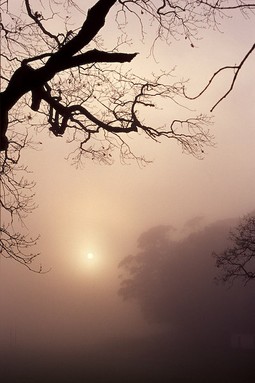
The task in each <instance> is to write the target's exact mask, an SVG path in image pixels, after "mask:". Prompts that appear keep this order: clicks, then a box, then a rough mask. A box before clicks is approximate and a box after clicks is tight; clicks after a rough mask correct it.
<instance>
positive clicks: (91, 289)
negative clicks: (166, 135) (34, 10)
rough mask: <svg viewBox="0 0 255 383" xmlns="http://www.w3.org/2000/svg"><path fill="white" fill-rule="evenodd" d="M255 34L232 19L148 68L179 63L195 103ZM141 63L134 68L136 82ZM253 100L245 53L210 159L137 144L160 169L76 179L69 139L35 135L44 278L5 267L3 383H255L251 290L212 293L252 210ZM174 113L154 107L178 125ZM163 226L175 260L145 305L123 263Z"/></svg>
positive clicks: (34, 230)
mask: <svg viewBox="0 0 255 383" xmlns="http://www.w3.org/2000/svg"><path fill="white" fill-rule="evenodd" d="M108 33H109V31H108ZM253 35H254V25H253V24H252V21H249V20H248V21H246V20H244V19H241V18H238V19H237V21H234V20H229V21H228V22H227V23H226V31H225V34H217V33H216V32H215V33H212V32H209V31H207V32H205V36H204V40H201V41H199V42H198V46H199V48H196V49H194V50H192V49H188V48H185V49H184V50H183V49H182V48H183V45H182V46H181V48H178V42H173V44H172V45H170V47H169V51H167V53H166V52H165V51H164V50H163V49H164V48H163V47H162V46H161V45H160V42H159V45H158V46H157V52H156V53H157V57H158V58H159V59H158V61H159V64H157V62H155V61H154V60H153V58H147V59H146V60H148V61H147V62H148V63H150V64H149V65H148V67H149V69H148V71H150V70H151V71H152V68H156V69H157V68H158V69H159V67H162V68H163V69H164V68H168V69H170V68H169V65H171V68H172V67H173V66H175V65H177V69H176V76H180V77H185V78H186V77H187V78H190V87H191V89H192V90H193V91H194V93H196V91H197V90H199V89H201V86H203V85H204V84H205V83H206V82H207V80H208V78H209V76H210V75H211V74H212V73H214V72H215V71H216V70H217V69H218V68H219V66H221V65H230V64H231V65H232V63H233V61H234V62H235V61H237V62H239V61H240V60H241V59H242V57H243V54H244V53H245V52H247V50H248V48H249V47H250V45H251V40H252V36H253ZM106 36H107V35H106ZM214 47H217V51H216V52H215V49H214ZM226 47H228V48H227V49H226ZM139 49H140V47H139ZM144 50H145V48H144ZM253 56H254V55H253ZM145 57H146V55H145V54H140V55H139V57H138V58H137V63H136V64H135V65H136V66H137V70H138V72H139V71H141V72H142V71H143V68H144V59H145ZM198 62H199V63H201V65H203V71H201V70H200V68H199V65H198ZM169 63H170V64H169ZM150 65H151V66H150ZM150 68H151V69H150ZM228 81H229V78H225V77H222V78H220V79H219V80H218V82H217V81H216V83H215V85H214V86H213V87H212V88H211V90H209V92H208V94H207V97H205V98H202V99H201V100H199V101H198V102H197V103H195V104H194V108H197V109H198V110H200V109H202V111H206V112H208V111H209V109H210V107H211V106H212V104H213V103H214V102H215V99H216V100H217V97H218V96H219V95H222V89H225V88H224V87H226V84H228ZM254 99H255V80H254V57H250V58H249V61H248V62H247V63H246V65H245V67H244V68H243V69H242V71H241V73H240V75H239V77H238V81H237V82H236V84H235V88H234V90H233V92H232V93H231V94H230V95H229V97H228V98H226V99H225V100H224V102H222V104H220V105H219V107H218V109H216V110H215V112H214V126H213V127H212V130H213V134H214V136H215V142H216V146H215V147H214V148H210V149H207V150H206V153H205V158H204V159H203V160H198V159H195V158H193V157H191V156H187V155H184V154H183V153H181V148H180V147H179V146H177V145H176V144H175V143H174V142H171V141H168V142H167V141H165V142H162V143H155V142H149V141H148V140H146V139H145V138H144V137H140V136H139V137H135V136H131V137H129V138H128V139H130V142H131V143H132V145H133V147H134V149H135V151H136V152H137V153H139V154H144V155H145V156H146V158H148V159H149V160H152V162H151V163H150V164H148V165H147V166H146V167H143V168H140V167H139V166H138V165H137V164H136V163H132V162H131V163H129V164H126V165H122V164H120V161H119V160H118V155H117V156H116V160H115V162H114V164H113V165H112V166H100V165H95V164H93V163H91V162H87V163H86V164H85V166H84V167H83V168H82V169H76V168H75V167H74V166H72V165H71V164H70V161H67V160H66V159H65V158H66V157H67V155H68V153H69V152H70V148H69V147H68V145H67V144H66V142H65V139H64V138H63V139H57V138H49V136H48V134H47V133H46V132H41V133H40V134H39V133H37V135H36V139H38V140H40V141H41V142H42V145H41V149H40V150H39V151H30V152H29V151H28V152H27V153H26V154H25V155H24V157H23V158H22V160H23V162H24V163H26V164H28V165H29V168H30V170H32V171H33V173H32V174H30V175H29V177H31V179H35V181H36V183H37V184H36V190H35V191H36V197H35V198H36V203H37V204H38V208H37V209H36V210H35V211H34V212H33V213H32V215H31V216H29V217H28V219H27V221H26V224H27V228H26V227H24V228H23V229H22V230H24V233H27V232H29V234H31V236H36V235H38V234H39V235H40V239H39V241H38V244H37V250H38V251H39V252H40V255H39V256H38V257H37V259H36V260H35V263H34V265H35V266H37V265H39V264H41V265H42V270H43V273H42V274H38V273H33V272H30V271H28V270H27V269H26V268H25V267H24V266H22V265H19V264H17V263H16V262H14V261H12V260H10V259H5V258H3V257H1V259H0V318H1V319H0V377H1V381H3V382H6V383H8V382H10V383H15V382H16V383H28V382H31V383H37V382H38V383H39V382H45V383H46V382H70V383H71V382H74V383H79V382H85V381H87V382H89V383H97V382H109V383H111V382H136V381H139V382H155V383H157V382H173V383H184V382H196V383H199V382H208V383H210V382H211V383H216V382H217V383H221V382H222V383H223V382H225V383H226V382H229V383H251V382H253V381H255V368H254V360H255V344H254V342H255V339H254V334H255V296H254V292H255V290H254V282H251V283H250V284H248V285H247V286H245V287H244V286H243V285H242V284H240V283H237V284H236V285H235V286H233V287H232V288H227V287H226V286H223V285H217V284H216V282H215V280H214V278H215V277H216V276H217V273H218V270H217V269H216V267H215V260H214V258H213V257H212V252H213V251H222V250H224V249H225V247H226V246H227V245H228V242H227V240H228V232H229V229H230V228H231V227H234V226H235V224H236V223H237V222H238V220H239V218H240V217H242V216H243V215H245V214H247V213H250V212H252V211H254V208H255V204H254V195H255V178H254V174H255V161H254V160H255V155H254V142H255V130H254ZM174 112H175V110H173V111H172V110H171V111H167V109H163V110H161V111H160V110H159V111H158V113H159V114H160V113H169V118H170V119H171V118H172V116H173V115H174ZM159 114H158V115H156V116H155V115H153V116H152V117H151V118H152V120H153V119H156V118H158V116H159ZM160 225H161V227H165V226H167V225H171V226H172V227H173V228H174V229H173V230H172V231H171V230H170V233H169V238H170V239H169V240H172V241H174V243H175V244H176V245H175V246H176V247H175V250H174V251H172V252H171V251H170V250H169V248H168V247H167V246H166V247H165V249H166V253H167V255H168V260H169V261H168V263H167V264H166V265H167V266H165V268H164V267H163V266H164V264H162V263H160V261H157V252H156V253H155V254H154V255H155V258H153V262H152V263H151V266H152V268H153V270H158V273H159V276H160V277H159V280H161V277H162V278H163V274H164V278H166V280H167V282H166V284H165V285H164V286H166V289H165V290H164V289H163V287H162V286H163V285H162V286H161V285H160V287H158V289H157V288H156V287H155V286H156V285H154V284H153V283H154V282H153V279H151V280H150V278H149V274H148V279H145V285H144V286H145V287H146V289H145V291H147V292H149V293H148V294H147V295H146V294H145V296H146V299H145V300H142V299H140V300H139V299H131V300H127V301H125V300H123V299H122V297H121V295H120V294H119V293H118V292H119V289H120V287H121V278H120V275H121V274H122V270H121V269H120V268H119V267H118V265H119V263H120V262H121V261H122V260H123V259H124V258H125V257H126V256H128V255H129V254H132V255H136V254H138V253H139V251H140V250H141V249H139V247H138V242H137V241H138V239H139V238H140V236H141V235H142V234H143V233H147V232H148V230H150V229H151V228H155V227H159V226H160ZM148 238H149V237H148V236H145V242H144V244H145V246H147V245H149V240H148ZM89 253H91V254H93V258H92V259H88V257H87V255H88V254H89ZM179 258H180V260H179ZM162 265H163V266H162ZM163 271H164V272H163ZM145 275H146V273H145ZM162 280H163V279H162ZM154 293H155V294H154ZM141 296H142V297H144V296H143V295H141ZM141 302H142V303H141ZM145 303H146V304H145ZM178 310H179V311H178ZM177 313H178V315H177ZM238 337H239V338H238ZM252 337H253V338H252ZM252 339H253V340H252Z"/></svg>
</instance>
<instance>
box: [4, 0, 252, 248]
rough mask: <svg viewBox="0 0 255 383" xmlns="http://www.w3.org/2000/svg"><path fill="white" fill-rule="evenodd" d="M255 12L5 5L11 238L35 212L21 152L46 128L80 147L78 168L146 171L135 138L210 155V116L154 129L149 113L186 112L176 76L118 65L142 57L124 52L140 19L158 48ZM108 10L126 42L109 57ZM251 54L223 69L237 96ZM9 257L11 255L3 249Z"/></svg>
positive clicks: (149, 4)
mask: <svg viewBox="0 0 255 383" xmlns="http://www.w3.org/2000/svg"><path fill="white" fill-rule="evenodd" d="M18 8H19V9H18ZM254 8H255V6H254V4H252V3H248V4H244V3H243V2H241V1H239V0H233V1H230V2H229V1H225V0H220V1H217V2H215V1H188V0H182V1H176V0H174V1H172V2H169V1H162V2H158V1H153V0H149V1H143V0H132V1H130V0H129V1H126V0H98V1H97V2H95V3H94V5H93V6H92V7H91V8H90V9H89V10H88V12H87V14H85V13H84V10H83V9H81V8H80V7H79V4H78V2H77V3H75V1H74V0H65V1H64V0H63V2H62V3H59V2H57V1H55V0H48V5H47V7H44V6H43V4H42V3H41V4H40V3H39V2H36V3H34V2H33V1H30V0H24V1H23V2H21V1H20V2H15V4H14V3H13V2H9V0H3V1H1V3H0V10H1V21H0V26H1V39H2V41H1V93H0V104H1V108H0V152H1V153H0V160H1V163H0V175H1V183H2V185H3V186H2V193H1V208H2V209H3V210H4V211H5V213H6V214H5V217H6V216H8V213H9V222H8V223H7V224H6V225H5V230H8V232H9V233H10V237H12V234H11V227H12V226H13V219H14V217H15V216H20V215H22V214H23V213H24V211H26V213H28V212H30V211H31V205H30V207H25V206H24V201H25V200H26V201H29V203H31V199H32V193H31V186H32V184H30V186H29V187H28V183H27V181H24V177H25V178H26V176H24V177H21V178H20V179H16V178H15V180H14V178H13V176H14V175H15V177H16V174H17V173H20V171H21V168H22V166H21V165H20V155H21V152H22V150H23V148H27V147H31V146H34V144H33V143H32V139H31V137H32V135H33V131H34V130H35V129H37V131H40V130H41V129H44V128H48V129H49V131H50V133H51V134H53V135H54V136H56V137H62V136H63V135H65V136H66V138H67V141H68V142H71V143H73V142H76V143H77V146H76V149H74V151H73V152H72V153H71V158H72V160H73V162H74V163H75V164H82V163H83V161H84V160H86V159H88V158H89V159H92V160H95V161H99V162H100V163H107V164H109V163H112V162H113V154H112V153H113V151H114V150H117V151H118V153H119V156H120V159H121V161H123V162H124V161H126V160H130V159H135V160H137V161H138V162H139V163H145V162H146V160H145V159H144V158H143V156H142V155H140V154H139V155H137V154H136V153H134V152H133V150H132V148H131V147H130V145H129V142H128V140H127V136H128V133H136V134H141V133H143V134H144V135H145V136H147V137H149V138H150V139H152V140H155V141H159V140H160V139H161V138H162V139H163V138H166V139H174V140H176V141H177V142H178V143H179V144H180V145H181V147H182V149H183V151H184V152H187V153H190V154H192V155H194V156H196V157H202V156H203V153H204V147H206V146H208V145H212V136H211V135H210V133H209V131H208V126H209V125H210V123H211V119H210V118H209V117H208V116H205V115H198V116H194V115H191V116H190V117H188V118H185V119H183V120H182V119H179V118H175V117H173V118H172V120H171V121H168V122H167V123H165V124H162V125H159V126H151V124H150V123H149V122H148V118H147V117H146V116H147V111H148V110H153V109H155V108H156V107H157V103H158V100H159V99H162V100H166V101H168V102H169V103H170V104H171V103H175V104H178V105H180V104H182V102H184V100H187V99H189V98H191V97H189V96H188V95H187V92H186V90H185V82H183V81H176V82H174V83H173V82H172V78H171V72H170V73H160V74H159V75H152V76H151V78H150V79H147V78H141V77H139V76H137V75H135V74H133V73H132V72H131V71H130V66H128V67H127V66H124V67H121V66H120V64H124V63H125V64H126V65H127V64H128V63H131V62H132V61H134V60H135V58H136V56H137V52H122V51H121V50H122V47H126V48H125V49H126V50H129V48H128V45H129V39H128V36H127V35H126V34H125V26H126V24H128V22H129V16H130V15H132V16H135V17H136V18H137V19H138V21H139V23H140V27H141V30H140V32H141V35H142V36H143V35H144V34H145V29H146V28H145V25H146V22H145V21H144V20H147V21H148V20H150V21H151V22H153V23H154V25H155V31H156V33H155V39H154V44H156V42H157V40H159V39H161V40H164V41H165V42H166V43H169V42H170V39H171V38H178V37H180V36H183V37H184V38H185V39H186V40H187V41H189V43H190V45H191V46H193V42H194V40H195V39H196V37H197V34H198V32H199V29H200V28H204V27H205V26H206V27H213V28H214V27H217V24H218V21H219V20H220V19H221V18H222V17H224V15H225V13H226V12H234V11H236V10H237V11H241V12H242V13H244V14H245V15H250V14H252V11H253V10H254ZM110 11H112V13H111V15H112V16H113V13H115V21H116V23H117V26H118V29H119V32H120V37H119V39H118V42H117V43H116V45H115V46H113V47H111V49H108V50H107V49H105V48H104V47H103V43H102V39H101V37H100V36H99V32H100V31H101V29H102V28H103V26H104V24H105V22H106V19H107V16H108V14H109V13H110ZM72 12H76V13H77V14H79V15H80V17H82V19H83V21H82V25H81V26H80V27H77V28H76V26H74V25H71V22H69V18H70V16H69V15H70V14H71V13H72ZM60 20H61V21H62V30H59V28H61V27H59V21H60ZM56 25H57V27H56ZM253 49H254V46H253V47H252V48H251V50H250V51H249V52H248V53H247V54H246V55H245V57H244V59H243V60H242V62H241V63H240V65H239V66H230V67H224V68H221V70H225V69H231V70H233V71H234V72H233V73H234V75H233V82H232V87H233V85H234V82H235V80H236V77H237V75H238V72H239V70H240V69H241V67H242V65H243V63H244V62H245V60H246V59H247V57H248V56H249V55H250V53H251V52H252V51H253ZM152 51H153V47H152ZM216 75H217V73H216V74H215V75H214V76H213V77H212V79H211V80H210V81H209V84H210V83H211V81H212V80H213V78H214V77H215V76H216ZM232 87H231V89H232ZM206 89H207V87H206V88H205V90H206ZM231 89H230V90H231ZM198 96H199V95H198ZM198 96H197V97H198ZM193 98H195V97H193ZM11 168H12V170H10V169H11ZM24 170H26V168H24ZM10 172H11V174H12V176H11V177H10ZM9 182H10V183H11V184H12V186H13V185H14V184H15V187H14V189H13V187H12V186H8V183H9ZM12 182H14V183H12ZM6 190H8V192H7V193H6ZM28 190H29V192H28ZM17 192H18V193H19V192H21V195H22V197H19V198H18V200H20V198H21V199H22V201H23V202H22V203H21V205H19V204H18V205H15V208H12V207H11V208H10V206H11V200H15V199H16V197H15V195H16V194H17ZM18 210H19V211H18ZM16 213H17V214H16ZM5 219H7V218H5ZM7 221H8V219H7ZM2 232H3V230H2ZM1 241H2V240H1ZM30 243H31V242H30V241H28V243H27V246H29V244H30ZM24 245H25V243H24ZM3 249H4V250H5V249H6V246H3V245H2V250H3Z"/></svg>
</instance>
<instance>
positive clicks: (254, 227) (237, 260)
mask: <svg viewBox="0 0 255 383" xmlns="http://www.w3.org/2000/svg"><path fill="white" fill-rule="evenodd" d="M229 239H230V241H231V245H230V246H229V247H228V248H227V249H226V250H225V251H223V252H222V253H215V254H214V256H215V258H216V265H217V267H218V268H219V269H220V272H221V273H220V275H219V277H218V280H220V281H222V282H224V283H229V284H232V283H233V282H234V281H235V280H236V279H238V280H240V281H242V282H244V284H247V283H248V282H250V281H252V280H255V214H254V213H253V214H250V215H247V216H245V217H244V218H243V219H242V220H241V222H240V223H239V225H238V226H236V227H235V228H234V229H233V230H231V231H230V234H229Z"/></svg>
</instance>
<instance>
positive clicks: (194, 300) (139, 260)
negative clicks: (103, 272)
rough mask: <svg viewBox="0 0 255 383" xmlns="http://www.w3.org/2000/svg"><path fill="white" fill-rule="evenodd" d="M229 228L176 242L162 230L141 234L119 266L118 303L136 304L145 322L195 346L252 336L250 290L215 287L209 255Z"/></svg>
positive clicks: (208, 229)
mask: <svg viewBox="0 0 255 383" xmlns="http://www.w3.org/2000/svg"><path fill="white" fill-rule="evenodd" d="M228 228H229V222H228V221H226V222H224V221H223V222H222V221H220V222H216V223H214V224H212V225H210V226H208V227H206V228H204V229H202V230H200V231H196V232H194V233H192V234H190V235H188V236H187V237H185V238H183V239H182V240H179V241H177V240H173V239H172V238H171V233H170V232H169V231H168V227H167V226H158V227H155V228H152V229H150V230H148V231H147V232H145V233H143V234H142V235H141V236H140V237H139V239H138V248H139V251H138V252H137V254H135V255H129V256H127V257H125V258H124V259H123V260H122V261H121V262H120V263H119V270H120V288H119V291H118V292H119V295H120V297H121V298H122V299H123V300H124V301H134V302H136V303H137V304H138V306H139V307H140V308H141V311H142V313H143V315H144V317H145V319H146V320H148V321H149V322H154V323H159V324H162V323H163V324H165V325H168V326H169V328H172V329H174V332H175V333H176V334H178V336H180V337H181V336H182V334H185V337H186V338H187V339H188V338H190V339H191V338H193V341H194V342H195V344H197V342H199V341H201V342H205V344H207V346H208V345H212V344H213V343H214V342H216V343H217V342H218V344H220V343H221V342H223V343H224V342H225V341H227V339H228V341H229V340H230V335H231V333H235V332H246V331H247V332H249V331H251V332H253V331H254V291H253V289H252V288H250V289H249V288H247V289H244V288H243V286H240V284H239V285H238V284H237V285H236V286H235V288H233V289H227V288H226V287H225V286H222V285H221V286H219V285H218V284H216V283H215V281H214V276H215V265H214V262H213V258H212V257H211V253H212V249H213V248H214V249H215V248H217V249H218V248H220V247H222V246H223V245H224V244H225V243H226V233H227V230H228ZM141 238H142V239H143V241H142V246H141Z"/></svg>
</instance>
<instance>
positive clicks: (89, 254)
mask: <svg viewBox="0 0 255 383" xmlns="http://www.w3.org/2000/svg"><path fill="white" fill-rule="evenodd" d="M94 258H95V256H94V254H93V253H88V254H87V259H89V260H91V259H94Z"/></svg>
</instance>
